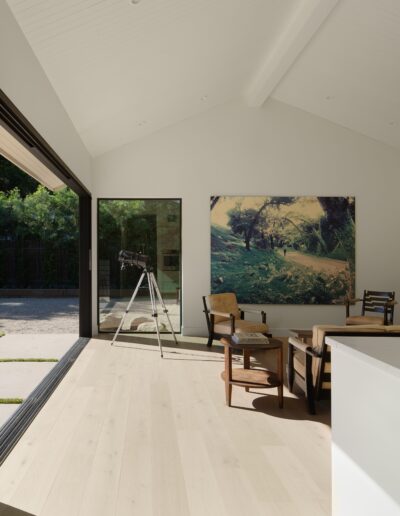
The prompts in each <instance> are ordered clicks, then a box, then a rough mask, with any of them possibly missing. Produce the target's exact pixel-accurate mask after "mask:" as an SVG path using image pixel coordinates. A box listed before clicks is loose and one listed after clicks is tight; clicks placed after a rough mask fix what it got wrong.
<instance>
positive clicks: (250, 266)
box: [211, 226, 354, 304]
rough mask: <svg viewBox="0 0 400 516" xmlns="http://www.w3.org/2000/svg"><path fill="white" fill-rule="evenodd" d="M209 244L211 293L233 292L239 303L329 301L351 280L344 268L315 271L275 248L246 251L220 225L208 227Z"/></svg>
mask: <svg viewBox="0 0 400 516" xmlns="http://www.w3.org/2000/svg"><path fill="white" fill-rule="evenodd" d="M211 247H212V260H211V282H212V292H213V293H219V292H232V291H233V292H236V294H237V296H238V300H239V302H241V303H254V304H258V303H273V304H288V303H290V304H330V303H332V302H333V301H334V300H337V299H340V298H342V297H343V296H344V295H345V294H346V293H347V292H348V290H349V285H351V284H352V282H353V281H354V276H351V275H350V273H349V272H348V271H342V272H339V273H326V272H317V271H314V270H312V269H311V268H309V267H306V266H303V265H300V264H297V263H292V262H290V261H288V260H285V259H284V257H283V255H282V251H277V250H276V249H252V250H251V252H249V251H247V250H246V248H245V246H244V245H243V242H242V241H241V240H240V239H238V238H237V237H236V236H235V235H233V234H232V233H230V232H229V231H228V230H225V229H224V228H221V227H216V226H213V227H212V229H211ZM321 260H324V258H321Z"/></svg>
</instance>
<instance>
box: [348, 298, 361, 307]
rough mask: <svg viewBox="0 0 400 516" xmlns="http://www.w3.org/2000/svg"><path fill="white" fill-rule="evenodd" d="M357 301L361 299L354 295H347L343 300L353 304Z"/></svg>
mask: <svg viewBox="0 0 400 516" xmlns="http://www.w3.org/2000/svg"><path fill="white" fill-rule="evenodd" d="M359 301H362V299H360V298H359V297H354V298H350V297H348V298H346V299H345V302H346V304H348V305H355V304H356V303H358V302H359Z"/></svg>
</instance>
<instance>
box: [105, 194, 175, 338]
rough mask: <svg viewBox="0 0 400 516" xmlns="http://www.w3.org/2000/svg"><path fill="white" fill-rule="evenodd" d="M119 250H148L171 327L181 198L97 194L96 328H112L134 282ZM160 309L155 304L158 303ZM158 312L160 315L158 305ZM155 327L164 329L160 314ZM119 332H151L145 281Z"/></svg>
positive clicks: (132, 271) (134, 270)
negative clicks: (120, 261)
mask: <svg viewBox="0 0 400 516" xmlns="http://www.w3.org/2000/svg"><path fill="white" fill-rule="evenodd" d="M121 249H125V250H129V251H135V252H141V253H143V254H146V255H149V256H150V260H151V264H152V266H153V268H154V274H155V277H156V280H157V283H158V286H159V288H160V291H161V295H162V297H163V299H164V302H165V304H166V305H167V308H168V312H169V316H170V319H171V322H172V324H173V328H174V331H176V332H179V331H180V327H181V308H180V277H181V201H180V200H179V199H123V200H122V199H99V201H98V293H99V302H98V306H99V330H100V331H101V332H114V331H116V329H117V327H118V325H119V323H120V321H121V317H122V315H123V312H124V311H125V309H126V307H127V304H128V302H129V299H130V297H131V295H132V293H133V291H134V289H135V287H136V285H137V283H138V281H139V278H140V274H141V271H140V270H139V269H137V268H135V267H128V268H125V269H123V270H121V267H120V264H119V262H118V253H119V251H120V250H121ZM159 308H160V307H159ZM159 313H160V314H162V312H161V309H159ZM159 324H160V329H161V331H167V328H168V325H167V322H166V320H165V316H164V315H160V317H159ZM122 331H123V332H155V326H154V322H153V319H152V317H151V304H150V297H149V291H148V288H147V284H145V285H144V287H143V288H141V289H140V290H139V293H138V296H137V298H136V300H135V302H134V304H133V306H132V308H131V310H130V313H129V314H128V316H127V317H126V318H125V322H124V326H123V329H122Z"/></svg>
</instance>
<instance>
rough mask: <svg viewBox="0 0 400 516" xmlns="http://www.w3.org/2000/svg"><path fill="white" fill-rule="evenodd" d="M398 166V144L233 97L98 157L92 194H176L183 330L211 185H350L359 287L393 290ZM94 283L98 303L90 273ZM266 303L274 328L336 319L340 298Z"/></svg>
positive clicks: (219, 188) (273, 104) (248, 191)
mask: <svg viewBox="0 0 400 516" xmlns="http://www.w3.org/2000/svg"><path fill="white" fill-rule="evenodd" d="M399 169H400V153H399V152H398V151H397V150H395V149H392V148H390V147H388V146H385V145H383V144H381V143H378V142H376V141H374V140H371V139H369V138H366V137H364V136H361V135H359V134H356V133H354V132H352V131H349V130H347V129H344V128H342V127H339V126H337V125H335V124H332V123H330V122H327V121H325V120H323V119H321V118H318V117H316V116H314V115H310V114H308V113H305V112H304V111H301V110H298V109H296V108H293V107H290V106H288V105H285V104H282V103H280V102H277V101H273V100H270V101H269V102H268V103H267V104H266V105H265V106H264V107H263V108H261V109H250V108H248V107H246V106H245V105H244V104H243V103H242V102H232V103H228V104H225V105H223V106H220V107H218V108H215V109H212V110H210V111H208V112H207V113H205V114H202V115H200V116H198V117H195V118H191V119H188V120H186V121H183V122H181V123H179V124H176V125H174V126H172V127H170V128H167V129H165V130H162V131H160V132H158V133H155V134H153V135H151V136H149V137H147V138H144V139H141V140H138V141H136V142H132V143H130V144H128V145H126V146H124V147H121V148H119V149H117V150H115V151H112V152H109V153H107V154H104V155H102V156H100V157H98V158H96V159H95V160H94V170H93V194H94V197H97V196H98V197H111V198H112V197H182V231H183V233H182V245H183V247H182V259H183V285H182V289H183V290H182V300H183V332H184V334H187V335H201V334H204V333H205V331H206V326H205V321H204V314H203V313H202V306H201V295H204V294H207V293H208V292H209V285H210V214H209V197H210V195H219V194H220V195H223V194H225V195H328V196H329V195H332V196H333V195H355V196H356V210H357V213H356V217H357V235H356V274H357V280H356V281H357V285H356V287H357V293H360V291H362V289H364V288H369V289H377V290H392V289H393V290H396V291H398V292H399V294H400V275H399V274H397V271H398V259H397V257H398V255H399V252H400V239H399V238H398V220H399V219H400V217H399V215H400V203H399V202H398V192H399V190H400V189H399V186H400V174H399ZM93 204H94V209H95V207H96V203H93ZM93 219H94V222H95V221H96V213H94V217H93ZM94 235H96V229H94ZM94 240H95V239H94ZM95 244H96V242H95V241H94V258H95V259H96V249H95ZM95 279H96V278H94V280H95ZM93 292H94V295H93V301H94V307H93V310H94V313H96V306H95V305H96V299H97V292H96V281H94V290H93ZM265 309H266V311H267V314H268V320H269V323H270V326H271V327H272V329H273V331H274V332H275V333H277V334H279V333H281V334H284V333H285V332H286V331H287V329H289V328H291V327H300V328H306V327H309V326H311V325H312V324H316V323H320V324H322V323H334V324H337V323H343V319H344V308H343V307H339V306H299V305H293V306H285V305H279V306H278V305H276V306H273V305H268V306H266V307H265ZM397 312H399V310H397ZM96 319H97V317H94V319H93V320H94V321H96Z"/></svg>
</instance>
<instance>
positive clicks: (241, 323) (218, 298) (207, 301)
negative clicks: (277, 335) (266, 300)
mask: <svg viewBox="0 0 400 516" xmlns="http://www.w3.org/2000/svg"><path fill="white" fill-rule="evenodd" d="M203 305H204V313H205V316H206V320H207V328H208V342H207V346H211V344H212V341H213V340H214V339H216V338H218V339H219V338H222V337H226V336H231V335H233V334H234V333H235V332H236V333H241V332H242V333H253V332H255V333H264V334H265V335H269V334H268V325H267V314H266V313H265V312H264V311H262V310H261V311H260V312H259V311H257V310H241V309H240V308H239V306H238V303H237V299H236V294H234V293H233V292H227V293H224V294H211V295H209V296H203ZM245 313H257V314H260V315H261V322H256V321H246V320H245V318H244V315H245Z"/></svg>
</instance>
